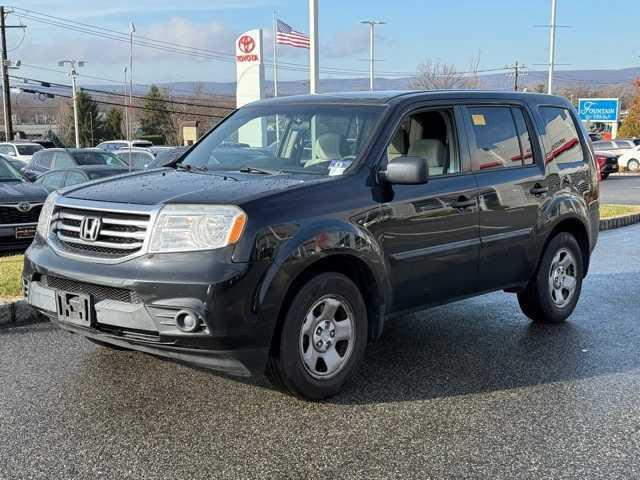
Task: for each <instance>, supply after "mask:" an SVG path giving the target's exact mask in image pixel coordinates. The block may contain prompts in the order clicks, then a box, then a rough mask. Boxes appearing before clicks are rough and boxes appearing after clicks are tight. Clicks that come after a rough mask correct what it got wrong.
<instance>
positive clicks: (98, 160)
mask: <svg viewBox="0 0 640 480" xmlns="http://www.w3.org/2000/svg"><path fill="white" fill-rule="evenodd" d="M72 155H73V158H75V159H76V162H78V165H109V166H111V167H126V166H127V164H126V163H124V162H123V161H122V160H120V159H119V158H118V157H116V156H115V155H113V154H111V153H108V152H73V153H72Z"/></svg>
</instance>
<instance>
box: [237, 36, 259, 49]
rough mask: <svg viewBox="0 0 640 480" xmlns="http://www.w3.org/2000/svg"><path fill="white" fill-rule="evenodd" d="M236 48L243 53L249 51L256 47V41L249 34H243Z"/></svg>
mask: <svg viewBox="0 0 640 480" xmlns="http://www.w3.org/2000/svg"><path fill="white" fill-rule="evenodd" d="M238 48H239V49H240V51H241V52H243V53H251V52H253V49H254V48H256V41H255V40H254V39H253V38H252V37H250V36H249V35H243V36H241V37H240V39H239V40H238Z"/></svg>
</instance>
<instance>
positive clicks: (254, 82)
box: [236, 29, 267, 147]
mask: <svg viewBox="0 0 640 480" xmlns="http://www.w3.org/2000/svg"><path fill="white" fill-rule="evenodd" d="M263 57H264V56H263V48H262V30H261V29H256V30H249V31H248V32H245V33H243V34H242V35H240V36H239V37H238V38H237V40H236V106H237V107H238V108H239V107H242V106H243V105H246V104H247V103H251V102H255V101H257V100H262V99H263V98H264V63H263ZM266 133H267V129H266V125H264V122H263V121H256V122H249V123H247V124H246V125H244V126H243V127H241V128H240V129H239V131H238V142H240V143H247V144H249V145H250V146H252V147H263V146H265V138H266Z"/></svg>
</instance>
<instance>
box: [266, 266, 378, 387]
mask: <svg viewBox="0 0 640 480" xmlns="http://www.w3.org/2000/svg"><path fill="white" fill-rule="evenodd" d="M279 341H280V345H279V347H280V348H279V352H278V354H277V355H274V356H272V357H271V358H270V360H269V364H268V366H267V376H268V377H269V379H270V380H271V382H272V383H273V384H274V385H276V386H279V387H283V388H284V389H285V390H288V391H289V392H290V393H293V394H294V395H297V396H299V397H302V398H306V399H309V400H322V399H324V398H328V397H331V396H333V395H335V394H336V393H338V392H339V391H340V390H341V389H342V387H343V386H344V384H345V383H346V382H347V381H348V380H349V378H350V377H351V375H352V374H353V372H354V371H355V369H356V368H357V366H358V364H359V363H360V360H361V359H362V357H363V355H364V351H365V348H366V344H367V309H366V306H365V303H364V300H363V298H362V294H361V293H360V290H359V289H358V287H357V286H356V285H355V284H354V283H353V282H352V281H351V280H350V279H349V278H347V277H346V276H344V275H341V274H339V273H323V274H321V275H318V276H316V277H313V278H312V279H311V280H309V281H308V282H307V283H306V284H305V285H304V286H303V287H302V288H301V289H300V291H299V292H298V293H297V294H296V296H295V297H294V299H293V301H292V303H291V305H290V307H289V310H288V312H287V315H286V317H285V319H284V324H283V326H282V333H281V336H280V339H279Z"/></svg>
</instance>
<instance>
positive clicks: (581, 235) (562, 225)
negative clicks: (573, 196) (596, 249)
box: [538, 217, 591, 277]
mask: <svg viewBox="0 0 640 480" xmlns="http://www.w3.org/2000/svg"><path fill="white" fill-rule="evenodd" d="M562 232H566V233H570V234H571V235H573V236H574V238H575V239H576V241H577V242H578V245H580V251H581V252H582V262H583V270H584V276H585V277H586V276H587V272H588V271H589V263H590V257H591V249H590V243H589V233H588V232H589V231H588V229H587V226H586V225H585V224H584V222H583V221H582V220H580V219H579V218H577V217H566V218H563V219H562V220H560V221H558V223H556V225H555V226H554V227H553V229H552V230H551V232H550V233H549V235H547V238H546V240H545V243H544V247H543V248H542V254H541V255H540V260H538V264H539V263H540V261H541V259H542V255H544V252H546V251H547V247H548V246H549V243H550V242H551V240H553V238H554V237H555V236H556V235H558V234H559V233H562Z"/></svg>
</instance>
